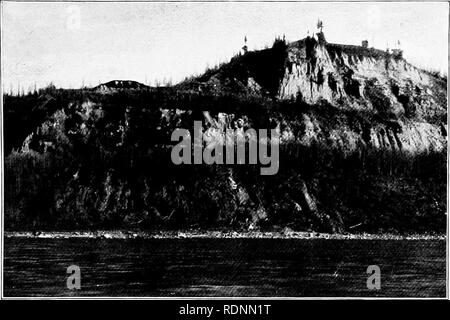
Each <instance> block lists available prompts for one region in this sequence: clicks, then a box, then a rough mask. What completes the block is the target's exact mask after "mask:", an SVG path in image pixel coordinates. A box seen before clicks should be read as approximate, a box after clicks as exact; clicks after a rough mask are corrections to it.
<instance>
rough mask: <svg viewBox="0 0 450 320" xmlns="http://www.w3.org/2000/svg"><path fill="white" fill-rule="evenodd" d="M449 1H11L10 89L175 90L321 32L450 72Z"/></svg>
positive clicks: (6, 56)
mask: <svg viewBox="0 0 450 320" xmlns="http://www.w3.org/2000/svg"><path fill="white" fill-rule="evenodd" d="M448 14H449V12H448V3H445V2H440V3H423V2H421V3H405V2H403V3H392V2H391V3H389V2H381V3H373V2H372V3H361V2H352V3H328V2H327V3H323V2H322V3H318V2H315V3H311V2H306V3H305V2H303V3H301V2H295V3H292V2H284V3H280V2H265V3H263V2H256V3H255V2H253V3H251V2H244V3H238V2H214V3H199V2H194V3H180V2H172V3H170V2H165V3H162V2H161V3H148V2H147V3H142V2H141V3H139V2H133V3H124V2H116V3H105V2H101V3H92V2H91V3H86V2H84V3H80V2H66V3H64V2H63V3H61V2H57V3H55V2H46V3H42V2H41V3H19V2H3V1H2V20H1V21H2V28H1V30H2V46H1V50H2V52H1V53H2V85H3V88H4V90H5V91H7V92H9V91H10V90H13V91H17V90H18V88H23V89H24V90H25V91H27V90H29V89H31V88H34V86H35V85H36V87H38V88H39V87H44V86H47V85H48V84H49V83H50V82H52V83H53V84H55V85H56V86H57V87H65V88H79V87H81V86H83V85H86V86H92V85H97V84H99V83H103V82H107V81H109V80H113V79H122V80H136V81H140V82H143V83H146V84H150V85H154V84H156V82H160V83H162V82H167V81H171V82H172V83H176V82H178V81H181V80H183V79H184V78H185V77H187V76H191V75H195V74H201V73H202V72H204V71H205V69H206V68H207V67H212V66H214V65H216V64H218V63H220V62H226V61H228V60H229V59H230V58H231V57H232V56H233V55H234V54H236V53H237V52H239V50H240V49H241V48H242V46H243V44H244V36H246V37H247V39H248V43H247V45H248V47H249V49H251V50H252V49H262V48H264V47H265V46H269V45H271V44H272V43H273V40H274V38H275V37H276V36H282V35H283V34H284V35H285V37H286V40H288V41H295V40H298V39H301V38H304V37H305V36H306V35H307V32H308V30H309V31H310V32H315V31H316V24H317V20H318V19H321V20H322V21H323V25H324V29H323V31H324V33H325V36H326V38H327V41H328V42H333V43H342V44H355V45H359V44H361V41H362V40H365V39H367V40H368V41H369V46H374V47H375V48H379V49H383V50H384V49H386V47H387V46H389V47H390V48H394V46H395V45H396V44H397V41H398V40H400V47H401V49H403V50H404V57H405V58H406V59H407V60H408V61H409V62H411V63H413V64H414V65H416V66H419V67H424V68H427V69H433V70H438V71H441V72H445V73H447V69H448V66H447V63H448V52H447V50H448Z"/></svg>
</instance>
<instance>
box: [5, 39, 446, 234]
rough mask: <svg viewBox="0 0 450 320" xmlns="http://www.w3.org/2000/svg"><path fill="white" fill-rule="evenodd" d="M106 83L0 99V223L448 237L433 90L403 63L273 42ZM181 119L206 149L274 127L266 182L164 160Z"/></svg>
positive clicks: (232, 169)
mask: <svg viewBox="0 0 450 320" xmlns="http://www.w3.org/2000/svg"><path fill="white" fill-rule="evenodd" d="M104 87H108V88H109V87H110V86H103V87H102V86H100V87H98V88H94V90H79V91H69V90H55V89H51V90H46V91H45V92H41V93H40V94H36V95H30V96H27V97H7V99H5V109H6V120H5V121H6V122H7V123H8V119H9V120H11V121H12V122H10V124H9V125H8V128H7V130H6V132H5V137H6V141H5V142H6V144H7V145H8V146H9V145H11V146H12V147H13V148H14V149H15V150H13V151H12V152H11V153H10V154H9V155H8V156H7V158H6V160H5V168H6V169H5V188H6V194H5V224H6V227H7V228H9V229H20V228H31V227H36V228H49V229H55V228H66V229H67V228H68V229H70V228H72V229H73V228H88V227H89V228H90V227H92V228H99V227H100V228H121V227H126V228H166V227H167V228H169V227H170V228H186V227H192V226H194V227H204V228H216V227H224V228H250V229H253V228H276V227H283V226H289V227H291V228H294V229H298V230H321V231H329V232H360V231H369V232H382V231H393V232H434V231H436V232H443V231H444V230H445V212H446V193H445V192H446V179H445V173H446V148H447V138H446V130H447V125H446V117H447V111H446V80H444V79H442V78H440V77H437V76H435V75H432V74H430V73H427V72H425V71H422V70H419V69H417V68H415V67H413V66H411V65H410V64H408V63H407V62H406V61H405V60H403V59H400V58H396V57H395V56H393V55H390V54H387V53H385V52H382V51H378V50H375V49H365V48H361V47H353V46H342V45H334V44H327V43H322V44H319V43H317V42H315V41H314V40H312V39H304V40H300V41H298V42H294V43H290V44H286V43H284V42H283V41H281V40H278V41H276V42H275V43H274V46H273V47H272V48H270V49H265V50H261V51H255V52H248V53H246V54H244V55H238V56H236V57H234V58H233V59H231V61H230V63H228V64H224V65H222V66H220V67H218V68H216V69H213V70H209V71H207V72H206V73H205V74H204V75H202V76H200V77H197V78H192V79H190V80H187V81H185V82H183V83H180V84H178V85H176V86H174V87H168V88H145V87H142V88H141V87H140V86H139V85H138V84H135V83H132V88H128V87H123V85H122V82H119V85H118V86H116V87H114V90H110V89H108V90H102V88H104ZM49 101H50V102H49ZM30 119H33V121H29V120H30ZM194 120H200V121H202V123H203V127H204V140H205V141H209V140H210V139H211V138H212V137H213V136H214V135H218V134H219V133H218V129H219V130H224V129H234V130H237V131H238V132H244V131H245V130H246V129H248V128H254V129H258V128H264V129H276V130H278V132H279V133H280V160H279V166H280V170H279V172H278V173H277V174H276V175H275V176H268V177H263V176H260V175H259V168H258V167H257V166H239V165H237V166H225V165H212V166H211V165H191V166H189V165H181V166H177V165H174V164H172V162H171V160H170V151H171V148H172V146H173V145H174V144H175V143H174V142H171V141H170V136H171V133H172V132H173V130H174V129H175V128H186V129H192V128H193V122H194ZM17 137H26V138H24V139H22V140H20V141H19V140H18V139H17ZM16 141H19V142H16ZM354 226H358V227H354Z"/></svg>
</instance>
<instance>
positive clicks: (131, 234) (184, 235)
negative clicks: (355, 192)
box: [4, 229, 446, 240]
mask: <svg viewBox="0 0 450 320" xmlns="http://www.w3.org/2000/svg"><path fill="white" fill-rule="evenodd" d="M4 236H5V237H6V238H50V239H70V238H93V239H190V238H215V239H235V238H236V239H241V238H242V239H331V240H351V239H355V240H365V239H367V240H445V239H446V236H445V234H408V235H398V234H388V233H387V234H369V233H358V234H329V233H319V232H301V231H293V230H290V229H285V230H283V231H269V232H264V231H200V230H186V231H154V232H146V231H127V230H113V231H52V232H48V231H42V232H41V231H33V232H32V231H5V232H4Z"/></svg>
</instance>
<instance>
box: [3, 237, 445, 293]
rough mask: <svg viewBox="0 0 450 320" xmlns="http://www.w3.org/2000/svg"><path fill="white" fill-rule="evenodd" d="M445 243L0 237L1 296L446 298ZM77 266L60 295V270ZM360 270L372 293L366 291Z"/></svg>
mask: <svg viewBox="0 0 450 320" xmlns="http://www.w3.org/2000/svg"><path fill="white" fill-rule="evenodd" d="M445 248H446V244H445V241H444V240H325V239H312V240H299V239H150V240H149V239H145V240H144V239H141V240H137V239H130V240H122V239H114V240H113V239H31V238H6V239H5V243H4V249H5V252H4V275H3V276H4V296H6V297H8V296H22V297H26V296H144V297H159V296H166V297H174V296H190V297H194V296H220V297H230V296H277V297H318V296H320V297H346V296H351V297H357V296H364V297H373V296H378V297H387V296H389V297H445V290H446V288H445V279H446V278H445V275H446V263H445V259H446V252H445ZM70 265H77V266H79V268H80V275H81V276H80V279H81V289H80V290H69V289H68V288H67V285H66V281H67V277H69V276H70V274H67V273H66V271H67V268H68V267H69V266H70ZM369 265H377V266H379V267H380V271H381V289H380V290H369V289H368V288H367V278H368V277H369V275H368V274H367V273H366V271H367V267H368V266H369Z"/></svg>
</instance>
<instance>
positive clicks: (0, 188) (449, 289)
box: [0, 0, 450, 301]
mask: <svg viewBox="0 0 450 320" xmlns="http://www.w3.org/2000/svg"><path fill="white" fill-rule="evenodd" d="M4 2H130V3H133V2H150V3H152V2H154V3H158V2H160V3H161V2H205V3H206V2H319V3H324V2H368V3H370V2H411V3H414V2H416V3H417V2H436V3H442V2H446V3H447V5H449V2H448V1H445V0H444V1H442V0H441V1H433V0H422V1H409V0H400V1H390V0H388V1H383V0H380V1H378V0H376V1H366V0H361V1H358V0H335V1H328V0H316V1H309V0H306V1H305V0H302V1H289V0H287V1H286V0H281V1H280V0H263V1H261V0H240V1H233V0H231V1H227V0H224V1H216V0H212V1H200V0H188V1H180V0H166V1H148V0H137V1H135V0H130V1H126V0H116V1H114V0H112V1H111V0H93V1H92V0H91V1H83V0H50V1H40V0H36V1H28V0H1V2H0V5H1V6H0V14H1V16H0V49H1V48H3V46H1V43H2V42H3V3H4ZM449 27H450V26H449ZM449 30H450V29H449ZM449 32H450V31H449ZM447 42H448V43H449V47H450V38H449V36H448V33H447ZM2 51H3V50H1V51H0V60H1V70H0V80H2V72H3V59H1V57H2ZM447 54H448V56H449V61H450V51H449V50H448V49H447ZM448 71H450V64H449V66H448ZM447 74H449V73H447ZM449 89H450V83H449V82H448V81H447V110H448V105H449V101H448V95H449ZM0 94H1V99H0V120H1V123H0V156H1V157H0V171H1V172H0V178H1V182H0V204H1V206H0V207H1V212H0V214H1V219H0V229H1V234H0V235H1V236H0V247H1V261H0V269H1V272H0V299H1V300H153V301H159V300H170V301H184V300H198V301H205V300H231V301H239V300H267V301H272V300H285V301H294V300H442V299H447V300H449V299H450V298H449V297H450V285H449V275H450V271H449V249H450V246H449V237H448V235H449V228H450V218H449V210H448V208H449V202H450V199H449V198H450V189H449V181H450V177H449V167H450V157H449V155H450V154H449V150H448V143H447V230H446V243H447V246H446V297H445V298H427V297H417V298H415V297H384V296H381V297H245V296H244V297H227V296H225V297H215V296H214V297H196V296H194V297H135V296H123V297H117V296H111V297H110V296H103V297H100V296H79V297H67V296H61V297H58V296H50V297H49V296H35V297H5V296H4V295H3V261H4V260H3V259H4V149H3V148H4V131H3V130H4V126H3V119H4V118H3V80H2V81H1V86H0ZM449 123H450V115H449V114H448V112H447V125H448V124H449Z"/></svg>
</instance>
